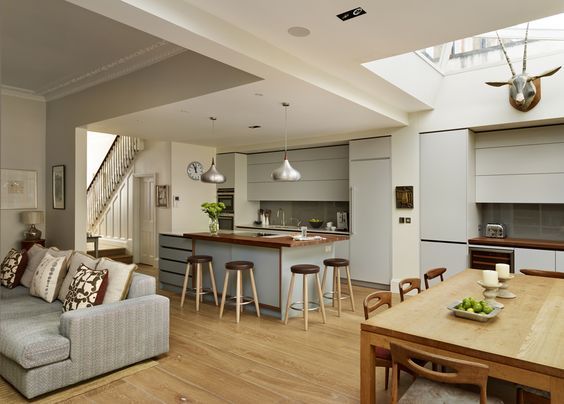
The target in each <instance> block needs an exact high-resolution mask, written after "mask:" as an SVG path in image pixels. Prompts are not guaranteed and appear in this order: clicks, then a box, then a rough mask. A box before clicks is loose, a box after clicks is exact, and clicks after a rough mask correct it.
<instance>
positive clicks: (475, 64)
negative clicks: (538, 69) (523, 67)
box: [417, 13, 564, 74]
mask: <svg viewBox="0 0 564 404" xmlns="http://www.w3.org/2000/svg"><path fill="white" fill-rule="evenodd" d="M526 29H527V24H526V23H524V24H519V25H515V26H513V27H509V28H504V29H501V30H498V31H497V32H498V34H499V36H500V37H501V39H502V40H503V44H504V45H505V48H506V49H507V53H508V54H509V58H510V59H511V61H512V62H519V61H522V60H523V44H524V43H525V31H526ZM557 52H564V13H563V14H557V15H553V16H551V17H547V18H542V19H540V20H535V21H531V22H530V24H529V40H528V47H527V55H528V57H535V56H541V55H548V54H551V53H557ZM417 53H418V54H419V55H421V56H422V57H423V58H424V59H425V60H427V61H428V62H429V63H431V64H432V65H433V66H435V67H436V68H437V69H438V70H439V71H441V72H442V73H444V74H453V73H458V72H461V71H464V70H467V69H474V68H481V67H487V66H491V65H495V64H499V63H505V58H504V56H503V53H502V51H501V47H500V44H499V41H498V39H497V36H496V33H495V31H493V32H487V33H485V34H481V35H476V36H474V37H471V38H464V39H459V40H457V41H453V42H447V43H445V44H441V45H437V46H432V47H429V48H425V49H421V50H419V51H417Z"/></svg>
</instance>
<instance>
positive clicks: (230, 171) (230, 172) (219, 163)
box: [204, 153, 235, 188]
mask: <svg viewBox="0 0 564 404" xmlns="http://www.w3.org/2000/svg"><path fill="white" fill-rule="evenodd" d="M215 164H216V168H217V170H218V171H219V172H220V173H222V174H223V175H225V182H224V183H223V184H217V187H218V188H235V153H226V154H218V155H217V156H216V158H215ZM208 168H209V167H204V169H206V170H207V169H208Z"/></svg>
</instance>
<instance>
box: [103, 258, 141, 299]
mask: <svg viewBox="0 0 564 404" xmlns="http://www.w3.org/2000/svg"><path fill="white" fill-rule="evenodd" d="M96 269H107V270H108V288H107V289H106V295H105V296H104V303H103V304H108V303H114V302H119V301H120V300H124V299H125V298H126V296H127V293H128V292H129V286H130V285H131V278H132V276H133V271H135V269H137V265H135V264H124V263H123V262H119V261H114V260H111V259H109V258H105V257H104V258H102V259H101V260H100V262H99V263H98V266H97V267H96Z"/></svg>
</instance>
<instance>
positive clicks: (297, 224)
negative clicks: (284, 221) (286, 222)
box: [290, 217, 302, 227]
mask: <svg viewBox="0 0 564 404" xmlns="http://www.w3.org/2000/svg"><path fill="white" fill-rule="evenodd" d="M292 220H295V221H296V226H298V227H300V224H302V221H301V220H300V219H298V218H297V217H291V218H290V225H291V224H292Z"/></svg>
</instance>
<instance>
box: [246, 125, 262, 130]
mask: <svg viewBox="0 0 564 404" xmlns="http://www.w3.org/2000/svg"><path fill="white" fill-rule="evenodd" d="M259 128H262V126H260V125H250V126H249V129H259Z"/></svg>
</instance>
